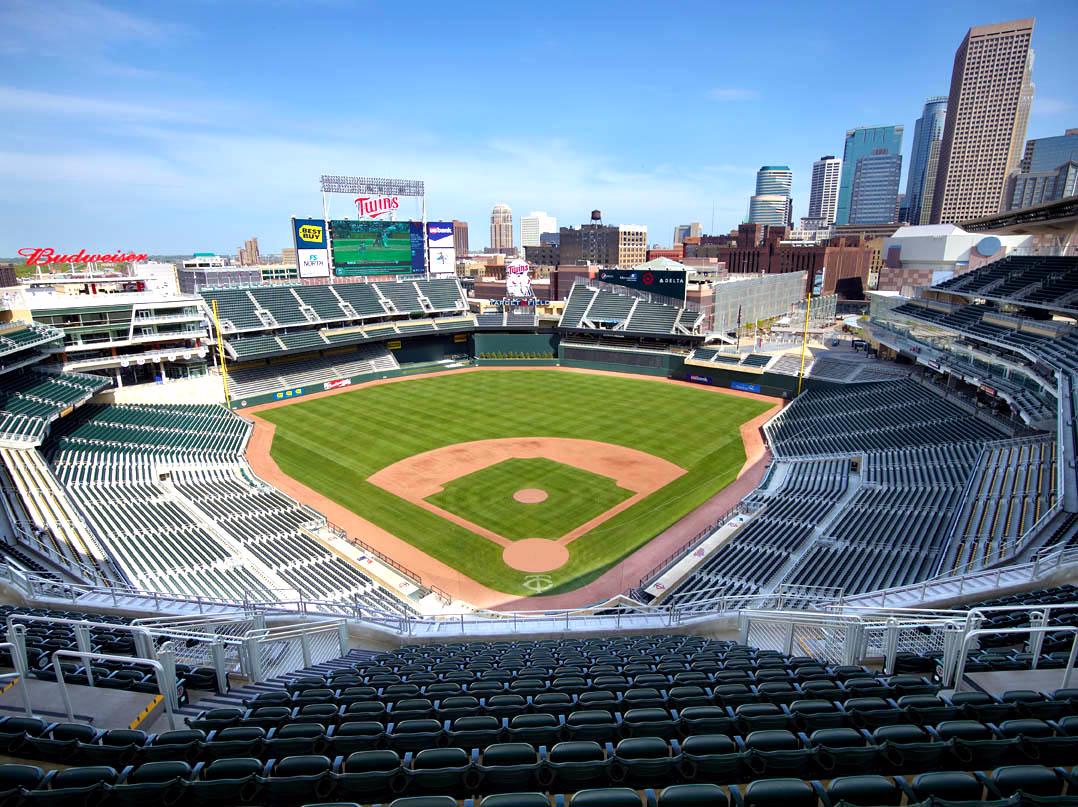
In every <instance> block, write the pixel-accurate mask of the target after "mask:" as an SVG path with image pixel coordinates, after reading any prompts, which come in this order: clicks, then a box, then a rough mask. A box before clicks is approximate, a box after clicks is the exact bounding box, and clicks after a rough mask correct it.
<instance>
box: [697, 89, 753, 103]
mask: <svg viewBox="0 0 1078 807" xmlns="http://www.w3.org/2000/svg"><path fill="white" fill-rule="evenodd" d="M707 97H708V98H710V99H711V100H712V101H751V100H753V99H754V98H759V97H760V93H758V92H757V91H756V90H750V89H748V88H747V87H716V88H714V89H711V90H708V92H707Z"/></svg>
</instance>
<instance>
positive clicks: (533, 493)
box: [513, 488, 549, 504]
mask: <svg viewBox="0 0 1078 807" xmlns="http://www.w3.org/2000/svg"><path fill="white" fill-rule="evenodd" d="M548 495H549V494H548V493H547V492H546V491H545V490H543V489H542V488H521V489H520V490H518V491H517V492H516V493H514V494H513V498H514V499H515V500H516V501H518V502H520V503H521V504H539V502H545V501H546V500H547V496H548Z"/></svg>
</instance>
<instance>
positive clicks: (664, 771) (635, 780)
mask: <svg viewBox="0 0 1078 807" xmlns="http://www.w3.org/2000/svg"><path fill="white" fill-rule="evenodd" d="M680 761H681V758H680V754H679V755H676V756H671V754H670V746H669V745H667V744H666V743H665V742H663V740H662V739H660V738H658V737H630V738H628V739H625V740H622V741H621V742H619V743H618V744H617V746H616V747H615V749H614V758H613V760H612V762H611V765H610V779H611V781H613V782H615V783H619V784H626V785H629V786H630V787H654V786H656V785H664V784H670V783H671V782H672V780H673V778H674V772H675V770H676V769H677V766H678V763H679V762H680Z"/></svg>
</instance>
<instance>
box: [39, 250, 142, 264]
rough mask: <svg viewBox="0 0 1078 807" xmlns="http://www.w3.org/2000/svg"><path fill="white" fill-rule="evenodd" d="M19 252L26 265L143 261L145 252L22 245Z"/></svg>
mask: <svg viewBox="0 0 1078 807" xmlns="http://www.w3.org/2000/svg"><path fill="white" fill-rule="evenodd" d="M19 254H20V255H22V256H23V257H24V258H26V265H27V266H49V265H50V264H54V263H126V262H128V261H144V260H146V258H147V257H149V256H148V255H147V254H146V253H145V252H120V251H118V250H117V251H116V252H101V253H98V252H87V251H86V250H84V249H80V250H79V251H78V252H73V253H58V252H57V251H56V250H55V249H53V248H52V247H24V248H23V249H20V250H19Z"/></svg>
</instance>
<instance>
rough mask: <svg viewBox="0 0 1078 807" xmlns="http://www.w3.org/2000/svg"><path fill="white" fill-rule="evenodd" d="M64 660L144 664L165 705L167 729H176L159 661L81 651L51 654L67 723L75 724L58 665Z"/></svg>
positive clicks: (61, 671) (64, 682)
mask: <svg viewBox="0 0 1078 807" xmlns="http://www.w3.org/2000/svg"><path fill="white" fill-rule="evenodd" d="M61 656H63V657H64V658H77V659H83V663H85V659H88V658H89V659H95V660H97V661H118V662H120V663H122V664H145V665H146V666H148V667H151V668H152V669H153V671H154V677H155V678H156V680H157V691H158V692H159V693H160V694H161V701H162V702H163V703H164V705H165V716H166V717H167V718H168V727H169V728H170V729H175V728H176V715H175V713H174V712H173V710H172V699H173V698H174V697H175V695H176V693H175V692H169V691H168V688H167V683H166V679H167V677H168V676H167V675H166V674H165V668H164V665H162V664H161V662H160V661H157V660H155V659H151V658H138V657H135V656H114V655H112V654H110V653H86V652H83V651H81V650H55V651H53V654H52V668H53V671H54V672H55V674H56V683H57V684H59V686H60V696H61V697H62V698H63V701H64V709H65V710H66V711H67V719H68V721H69V722H71V723H74V722H75V711H74V709H73V708H72V706H71V695H69V694H68V691H67V682H66V681H65V680H64V670H63V667H62V665H61V664H60V657H61Z"/></svg>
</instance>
